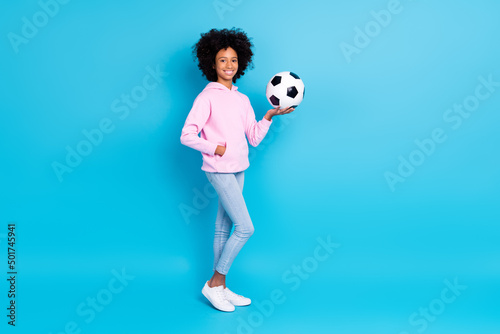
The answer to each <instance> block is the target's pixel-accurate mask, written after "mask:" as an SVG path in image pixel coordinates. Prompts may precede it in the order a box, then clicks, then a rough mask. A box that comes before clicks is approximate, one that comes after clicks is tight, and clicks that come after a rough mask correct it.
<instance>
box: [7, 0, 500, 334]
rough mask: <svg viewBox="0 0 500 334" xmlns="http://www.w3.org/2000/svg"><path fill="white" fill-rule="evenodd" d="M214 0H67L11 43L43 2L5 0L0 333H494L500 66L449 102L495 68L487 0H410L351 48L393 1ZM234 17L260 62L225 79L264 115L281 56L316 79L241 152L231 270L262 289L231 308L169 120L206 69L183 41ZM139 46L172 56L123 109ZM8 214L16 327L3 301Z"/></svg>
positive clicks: (285, 65)
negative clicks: (208, 285) (217, 302)
mask: <svg viewBox="0 0 500 334" xmlns="http://www.w3.org/2000/svg"><path fill="white" fill-rule="evenodd" d="M222 2H223V3H225V4H226V6H227V7H225V9H223V10H222V11H221V12H218V11H217V10H216V8H215V4H217V2H212V1H197V0H196V1H184V2H183V1H175V2H170V1H169V2H167V1H142V2H139V1H134V2H132V1H129V2H118V1H107V2H103V1H70V2H69V3H67V4H61V5H60V8H59V10H58V12H57V13H55V15H54V16H53V17H49V19H48V20H47V22H45V24H42V27H40V28H39V29H38V32H37V33H36V35H35V36H33V37H32V38H29V39H28V43H25V44H21V45H19V46H18V50H17V51H18V52H17V53H16V52H15V49H14V48H13V46H12V44H11V42H10V41H9V37H8V36H9V33H15V34H17V35H21V33H22V32H21V30H22V28H23V24H25V23H24V22H23V17H26V18H27V19H28V20H29V21H33V16H34V15H36V13H38V12H40V11H41V10H42V9H41V7H40V4H39V3H38V2H37V1H22V2H18V3H7V2H2V4H1V5H0V6H1V8H0V22H1V23H0V28H1V29H0V31H1V34H2V35H3V37H2V39H1V40H0V52H1V57H2V61H1V62H0V73H1V77H2V79H1V81H0V82H1V87H0V88H1V89H0V98H1V101H2V103H1V120H0V142H1V146H0V156H1V157H2V164H1V167H0V168H1V173H0V189H1V195H0V196H1V197H0V213H1V214H0V221H1V225H0V228H1V229H0V243H1V244H0V249H1V250H2V251H1V253H2V255H1V257H0V259H2V260H0V263H2V265H1V267H2V271H1V273H2V277H3V278H2V279H1V282H2V283H1V284H0V294H1V295H2V299H1V303H2V304H1V307H0V309H1V310H2V311H1V314H0V316H1V317H0V319H2V321H1V324H0V327H1V328H2V332H5V333H10V332H12V333H15V332H17V333H54V334H55V333H61V332H62V333H64V332H65V331H64V328H65V326H67V324H71V322H74V323H76V326H77V328H78V330H79V331H80V332H81V333H175V332H179V333H374V334H378V333H384V334H387V333H395V334H400V333H404V332H407V333H410V334H413V333H421V332H427V333H440V334H442V333H453V334H458V333H471V332H474V333H483V334H488V333H495V334H498V333H500V321H499V319H500V307H499V306H498V300H499V297H500V290H499V289H500V288H499V285H498V282H499V278H500V267H499V262H498V258H499V256H500V250H499V246H498V244H499V243H498V240H499V237H500V228H499V227H498V223H499V221H500V220H499V218H500V214H499V210H498V207H499V199H500V198H499V194H500V193H499V186H500V176H499V173H498V163H499V162H500V160H499V156H498V144H499V143H500V134H499V133H500V132H499V131H498V122H499V121H500V116H499V113H498V111H499V107H500V96H499V95H500V89H499V87H497V88H496V91H494V92H493V93H491V96H490V97H489V98H487V99H485V100H484V101H481V103H480V105H479V107H478V108H477V110H476V111H474V112H473V113H472V114H471V116H470V117H469V118H467V119H463V122H462V124H461V126H460V127H459V128H457V129H453V128H452V125H453V124H454V123H449V122H446V121H445V120H444V119H443V115H444V114H445V112H446V110H447V109H449V108H452V107H453V105H454V104H461V103H463V101H464V100H465V99H466V98H467V97H468V96H470V95H473V94H474V93H475V89H476V87H477V86H478V85H479V84H480V81H479V79H478V78H479V77H481V76H482V77H483V78H485V79H487V78H488V77H489V76H490V75H491V76H492V78H493V81H496V82H497V81H500V68H499V65H498V59H500V47H499V45H498V40H497V39H498V36H499V32H500V20H498V12H499V10H500V4H499V3H497V2H496V1H493V0H479V1H474V2H472V1H470V2H463V1H460V2H457V1H451V0H446V1H439V3H436V2H435V1H429V0H421V1H409V0H404V1H401V3H400V5H399V7H400V8H402V11H401V12H400V13H398V14H392V16H391V20H390V22H389V24H387V25H386V26H385V27H382V28H381V29H380V31H378V32H377V31H376V32H375V33H372V37H371V38H370V40H371V41H370V43H369V44H368V45H367V46H366V47H364V48H360V49H359V53H355V54H352V57H350V62H349V61H348V60H349V59H348V57H345V55H344V54H343V52H342V50H341V47H340V46H341V44H342V43H349V44H351V45H354V40H355V35H356V32H355V29H356V27H358V28H360V29H365V26H366V25H367V24H369V23H370V22H371V21H373V20H374V18H373V16H372V14H371V13H370V12H371V11H375V12H379V11H380V10H385V9H387V6H388V2H387V1H375V0H370V1H368V0H364V1H351V2H348V1H342V2H340V1H333V2H332V1H316V2H290V1H272V2H271V1H262V0H256V1H245V0H242V1H233V2H231V4H228V2H226V1H224V0H222ZM42 19H43V17H42ZM42 23H43V22H42ZM233 26H235V27H240V28H242V29H243V30H244V31H246V32H247V33H248V35H249V36H251V37H252V38H253V42H254V44H255V48H254V51H255V58H254V63H255V68H254V69H253V70H251V71H248V72H247V74H246V75H245V76H244V77H243V78H242V79H240V80H239V81H238V82H237V86H238V87H239V89H240V91H241V92H243V93H245V94H247V95H248V96H249V98H250V100H251V102H252V105H253V107H254V110H255V112H256V117H257V119H261V118H262V117H263V115H264V114H265V112H266V111H267V110H268V109H270V105H269V103H268V102H267V101H266V98H265V86H266V84H267V81H268V80H269V79H270V78H271V77H272V75H273V74H275V73H277V72H281V71H286V70H291V71H294V72H296V73H297V74H299V75H300V76H301V77H302V79H303V80H304V82H305V85H306V87H307V94H306V97H305V99H304V101H303V103H302V105H301V106H300V107H299V108H298V109H297V110H296V111H295V112H294V113H292V114H290V115H286V116H281V117H276V118H274V119H273V123H274V124H273V125H272V127H271V129H270V131H269V133H268V136H267V137H266V139H265V140H264V141H263V142H262V143H261V145H260V146H259V147H257V148H252V149H251V151H250V160H251V166H250V168H249V169H248V170H247V171H246V173H245V188H244V196H245V198H246V201H247V206H248V208H249V211H250V214H251V217H252V220H253V222H254V225H255V234H254V235H253V236H252V238H251V239H250V241H249V242H248V243H247V244H246V246H245V247H244V248H243V250H242V252H241V253H240V255H239V256H238V258H237V260H236V261H235V262H234V264H233V266H232V268H231V271H230V273H229V275H228V278H227V284H228V286H229V287H231V288H232V290H233V291H235V292H238V293H242V294H244V295H247V296H249V297H251V298H252V300H253V302H254V303H253V304H252V306H249V307H245V308H238V309H237V310H236V312H234V313H222V312H219V311H217V310H215V309H213V308H212V307H211V306H210V305H209V304H208V302H207V301H206V300H204V298H203V296H202V295H201V288H202V286H203V284H204V282H205V281H206V280H207V279H208V278H209V277H210V276H211V273H212V272H211V268H212V261H213V258H212V256H213V255H212V235H213V224H214V220H215V215H216V209H217V199H216V197H215V198H214V197H213V196H210V194H211V193H210V192H209V191H208V190H209V188H208V186H207V184H208V181H207V179H206V177H205V175H204V173H203V172H202V171H201V170H200V167H201V162H202V161H201V155H200V153H199V152H196V151H194V150H191V149H189V148H187V147H185V146H182V145H181V144H180V141H179V137H180V131H181V128H182V126H183V124H184V121H185V118H186V116H187V114H188V112H189V110H190V108H191V105H192V102H193V100H194V98H195V97H196V95H197V94H198V93H199V92H200V91H201V90H202V89H203V87H204V86H205V85H206V83H207V82H206V80H205V79H204V78H203V77H202V76H201V74H200V71H199V70H198V68H197V67H196V64H195V62H194V61H193V58H192V55H191V46H192V45H193V44H194V43H196V41H197V40H198V38H199V36H200V33H202V32H206V31H208V30H210V29H211V28H231V27H233ZM11 36H12V35H11ZM148 66H149V67H150V68H153V69H154V68H156V66H161V67H162V68H163V70H162V71H164V72H165V73H167V74H166V75H165V76H164V77H163V80H162V82H161V83H160V84H159V85H158V86H157V87H156V88H155V89H153V90H152V91H148V94H147V97H146V98H145V99H144V100H143V101H141V102H140V103H138V106H137V107H136V108H134V109H130V114H129V115H128V116H127V117H125V118H124V119H120V118H119V117H118V116H119V115H120V114H117V113H115V112H113V110H112V107H111V105H112V103H113V101H115V100H116V99H120V97H121V95H122V94H130V93H131V91H132V90H133V89H134V88H135V87H137V86H141V85H142V82H143V79H144V78H145V76H146V75H147V74H148V71H147V69H146V68H147V67H148ZM483 92H485V90H483ZM103 119H109V120H111V121H112V124H113V126H114V128H113V129H114V130H113V131H112V132H111V133H108V134H104V136H103V138H102V141H101V142H100V144H99V145H97V146H94V147H93V149H92V152H91V153H90V154H89V155H88V156H85V157H83V159H82V161H81V163H80V164H79V165H78V166H76V167H75V168H74V169H73V171H72V172H71V173H65V174H64V175H63V180H62V182H60V180H59V179H58V177H57V175H56V173H55V172H54V169H53V166H52V165H53V163H54V162H59V163H65V159H66V154H67V151H66V147H67V146H70V147H72V148H73V149H75V147H76V146H77V145H78V143H80V142H81V141H82V140H85V139H86V138H85V136H84V135H83V133H82V131H83V130H88V131H90V130H92V129H96V128H97V127H98V126H99V123H100V122H101V121H102V120H103ZM436 128H440V129H442V131H444V134H445V136H446V138H447V139H446V141H444V142H443V143H439V144H436V147H435V149H434V152H433V153H432V154H431V155H430V156H426V157H425V161H423V163H422V164H421V165H420V166H417V167H416V168H415V170H414V171H413V173H411V175H410V176H408V177H406V178H405V181H404V182H401V183H397V184H396V185H395V187H394V189H391V187H390V186H389V184H388V182H387V181H386V178H385V176H384V175H385V173H386V172H392V173H397V170H398V166H399V164H400V160H399V157H400V156H402V157H403V158H405V159H408V158H409V156H410V155H411V154H412V152H414V151H415V150H416V149H418V147H417V146H416V144H415V142H414V141H415V140H424V139H425V138H430V136H431V133H432V131H433V130H434V129H436ZM198 192H201V194H203V195H201V196H200V195H199V193H198ZM197 193H198V195H196V194H197ZM196 206H197V207H196ZM186 207H189V208H191V210H192V211H191V212H192V213H193V214H191V215H189V216H186V215H183V214H182V212H181V209H182V208H184V209H185V208H186ZM186 217H187V218H186ZM8 222H16V224H17V244H16V248H17V259H18V266H17V270H18V272H19V274H18V277H17V298H16V303H17V326H16V327H15V328H11V326H8V325H7V324H6V322H7V318H6V316H5V315H6V313H7V311H6V307H7V305H8V304H7V303H8V302H9V301H8V299H7V298H6V292H7V290H8V286H7V282H6V279H5V278H6V277H7V275H6V272H7V267H6V257H7V255H6V243H7V240H6V234H7V223H8ZM328 236H330V237H331V239H332V240H333V241H334V242H336V243H338V244H340V247H338V249H336V250H335V252H334V253H333V254H331V256H330V257H329V258H328V259H327V260H325V261H323V262H319V263H317V262H316V263H317V267H314V268H313V269H314V270H311V271H312V272H311V273H310V274H309V276H308V278H304V279H302V278H301V279H299V282H300V286H299V287H298V288H297V289H295V290H293V289H292V287H293V285H292V284H290V283H289V282H288V283H287V281H286V280H284V275H285V276H286V275H288V274H287V273H289V270H291V268H292V266H293V265H303V264H304V263H305V262H307V261H309V264H310V263H311V262H310V261H311V259H310V257H311V256H313V254H314V250H315V249H316V247H317V246H318V245H319V244H318V241H317V238H323V239H325V240H326V238H327V237H328ZM304 261H305V262H304ZM113 270H115V271H118V272H121V271H122V270H125V272H126V273H127V275H131V276H133V277H134V279H131V280H129V281H128V282H127V285H126V286H124V287H123V290H122V291H121V292H120V293H116V294H113V295H112V300H107V304H106V305H105V306H104V307H103V309H102V311H100V312H96V314H95V319H93V320H92V321H89V322H88V323H87V322H86V321H85V320H86V319H87V320H88V317H87V316H81V315H79V314H78V312H77V308H78V306H79V305H80V304H81V303H85V302H86V300H87V298H96V296H98V295H99V293H101V299H102V298H104V297H103V296H105V295H106V294H105V293H106V291H104V290H103V289H107V287H108V283H110V282H112V281H113V277H114V275H113ZM297 277H298V276H295V279H297ZM455 279H456V280H457V281H458V282H459V283H460V284H461V285H464V286H466V288H464V289H463V291H462V292H461V294H460V295H459V296H457V297H456V300H455V301H454V302H453V303H450V304H446V305H445V307H446V309H444V310H440V312H439V313H440V314H439V315H436V317H435V320H433V321H430V320H428V321H427V324H428V327H427V328H425V329H424V326H423V325H422V322H420V325H416V324H415V323H414V322H413V323H412V322H411V321H410V317H411V315H412V314H413V313H414V312H417V313H418V312H419V309H420V308H429V307H430V305H434V306H436V305H439V302H436V299H439V298H440V296H441V292H442V291H443V289H445V288H446V283H444V282H445V280H449V281H450V282H453V281H454V280H455ZM276 289H278V290H280V291H282V293H283V296H284V298H285V301H284V302H283V303H282V304H279V305H278V304H275V305H274V306H273V307H274V310H273V312H268V313H267V314H264V313H265V312H264V311H261V310H259V308H258V305H259V303H260V304H262V303H264V304H265V300H269V298H270V295H271V292H272V291H273V290H276ZM103 291H104V292H103ZM107 296H108V297H109V294H108V295H107ZM108 302H109V303H108ZM436 303H437V304H436ZM441 312H442V313H441ZM269 313H271V314H269ZM419 319H424V318H422V317H420V318H419ZM421 321H422V320H421ZM423 322H424V323H425V322H426V321H423ZM242 323H246V325H248V326H250V327H247V328H246V329H243V327H242V326H243V325H242ZM252 324H253V325H252ZM70 327H71V325H70ZM71 332H75V333H77V332H78V331H71V330H70V331H66V333H71Z"/></svg>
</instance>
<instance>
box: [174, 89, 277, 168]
mask: <svg viewBox="0 0 500 334" xmlns="http://www.w3.org/2000/svg"><path fill="white" fill-rule="evenodd" d="M237 90H238V87H236V86H235V85H233V87H232V89H231V90H229V88H227V87H226V86H224V85H223V84H221V83H218V82H210V83H209V84H208V85H207V86H206V87H205V89H203V91H202V92H201V93H200V94H199V95H198V96H197V97H196V99H195V100H194V103H193V107H192V108H191V111H190V112H189V115H188V116H187V119H186V122H185V123H184V127H183V128H182V134H181V143H182V144H183V145H186V146H189V147H191V148H193V149H195V150H198V151H200V152H201V155H202V157H203V165H202V167H201V169H202V170H203V171H206V172H217V173H236V172H240V171H243V170H245V169H247V168H248V166H250V162H249V161H248V144H247V141H246V139H245V134H246V137H247V138H248V142H249V143H250V145H252V146H257V145H259V143H260V142H261V141H262V139H264V137H265V136H266V134H267V131H268V130H269V127H270V126H271V123H272V121H268V120H267V119H265V118H263V119H262V120H260V121H259V122H257V121H256V120H255V113H254V111H253V108H252V106H251V104H250V100H249V99H248V97H247V96H246V95H244V94H242V93H240V92H238V91H237ZM200 132H201V138H200V137H198V134H199V133H200ZM217 145H221V146H225V147H226V152H225V153H224V155H223V156H222V157H221V156H220V155H215V149H216V148H217Z"/></svg>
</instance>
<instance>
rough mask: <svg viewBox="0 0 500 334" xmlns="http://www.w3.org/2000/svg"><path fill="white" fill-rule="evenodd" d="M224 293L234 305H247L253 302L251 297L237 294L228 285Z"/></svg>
mask: <svg viewBox="0 0 500 334" xmlns="http://www.w3.org/2000/svg"><path fill="white" fill-rule="evenodd" d="M224 294H225V295H226V299H227V300H228V301H229V302H230V303H231V304H233V305H234V306H247V305H250V304H251V303H252V301H251V300H250V298H247V297H243V296H241V295H237V294H236V293H234V292H232V291H231V290H229V289H228V288H227V287H226V288H225V289H224Z"/></svg>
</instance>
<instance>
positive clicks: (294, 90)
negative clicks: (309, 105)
mask: <svg viewBox="0 0 500 334" xmlns="http://www.w3.org/2000/svg"><path fill="white" fill-rule="evenodd" d="M298 93H299V91H298V90H297V88H295V86H292V87H288V88H287V89H286V95H287V96H290V97H291V98H292V99H294V98H295V96H297V94H298Z"/></svg>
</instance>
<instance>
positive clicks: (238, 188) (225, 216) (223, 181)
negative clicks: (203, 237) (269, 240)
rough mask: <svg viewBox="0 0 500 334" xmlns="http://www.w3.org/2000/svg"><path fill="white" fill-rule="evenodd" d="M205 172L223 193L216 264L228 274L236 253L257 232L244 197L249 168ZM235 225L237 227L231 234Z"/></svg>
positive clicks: (218, 220) (215, 243)
mask: <svg viewBox="0 0 500 334" xmlns="http://www.w3.org/2000/svg"><path fill="white" fill-rule="evenodd" d="M205 174H206V175H207V178H208V181H210V183H211V184H212V185H213V187H214V189H215V191H216V192H217V194H218V195H219V209H218V212H217V218H216V220H215V234H214V266H213V268H214V270H217V271H218V272H219V273H221V274H223V275H227V272H228V271H229V268H230V267H231V264H232V263H233V261H234V259H235V258H236V255H238V253H239V252H240V250H241V248H242V247H243V245H244V244H245V243H246V242H247V240H248V238H250V236H251V235H252V234H253V232H254V228H253V224H252V220H251V219H250V215H249V213H248V209H247V206H246V204H245V199H244V198H243V181H244V178H245V172H244V171H241V172H237V173H211V172H205ZM233 225H234V231H233V233H232V234H231V229H232V227H233Z"/></svg>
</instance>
